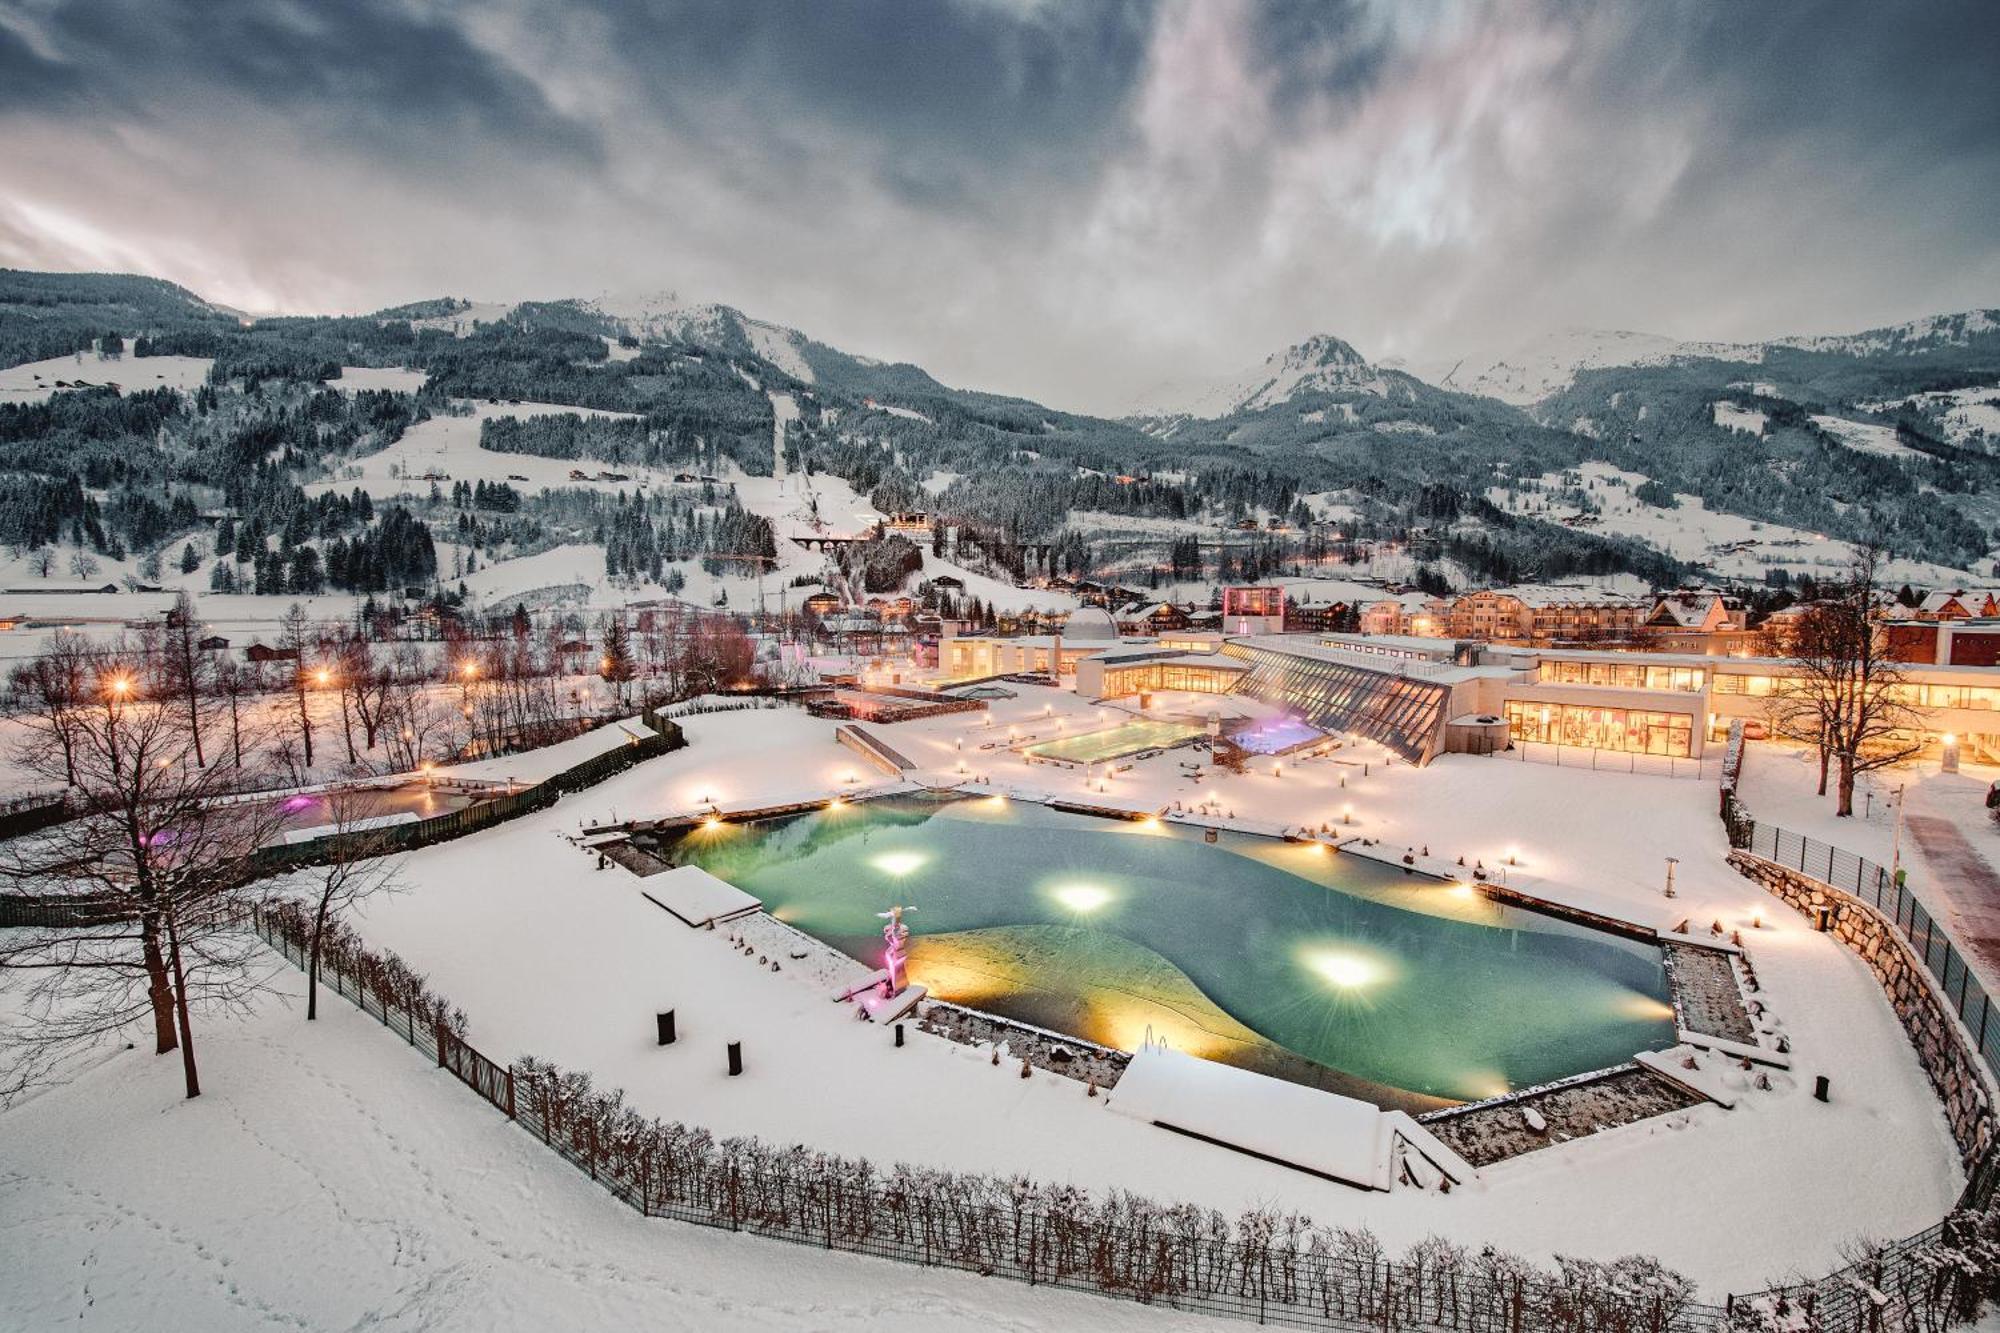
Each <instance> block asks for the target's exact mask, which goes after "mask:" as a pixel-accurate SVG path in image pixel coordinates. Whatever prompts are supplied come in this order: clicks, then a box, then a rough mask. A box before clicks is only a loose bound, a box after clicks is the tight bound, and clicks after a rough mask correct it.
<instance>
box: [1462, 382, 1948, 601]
mask: <svg viewBox="0 0 2000 1333" xmlns="http://www.w3.org/2000/svg"><path fill="white" fill-rule="evenodd" d="M1828 420H1832V418H1828ZM1841 424H1843V425H1852V424H1853V423H1851V422H1844V423H1841ZM1891 434H1892V435H1893V432H1891ZM1899 447H1900V446H1899ZM1575 471H1576V472H1577V473H1578V474H1580V475H1581V476H1582V478H1583V485H1584V487H1585V489H1586V490H1587V491H1588V492H1589V493H1590V494H1591V496H1592V497H1593V498H1594V499H1595V501H1596V505H1597V508H1596V510H1595V514H1596V517H1597V518H1598V520H1599V521H1598V522H1597V523H1596V524H1594V525H1591V526H1589V527H1588V528H1587V529H1586V530H1587V531H1590V532H1597V533H1602V534H1604V535H1605V536H1623V537H1633V538H1636V539H1638V540H1639V541H1642V542H1644V543H1646V544H1647V545H1648V546H1651V547H1654V548H1656V549H1658V550H1661V551H1665V552H1666V553H1667V554H1668V555H1671V556H1674V557H1675V558H1677V559H1681V560H1687V561H1691V562H1693V563H1695V564H1702V565H1707V566H1708V567H1709V568H1710V569H1711V570H1713V571H1714V572H1715V573H1716V574H1718V575H1721V576H1724V577H1727V578H1736V579H1750V580H1753V581H1754V580H1758V579H1762V578H1763V576H1764V573H1765V571H1766V570H1771V569H1785V570H1789V571H1791V572H1792V573H1793V574H1811V575H1813V576H1814V577H1816V578H1838V577H1841V576H1844V575H1845V574H1846V573H1847V571H1848V568H1849V565H1850V562H1851V561H1852V559H1853V555H1854V548H1853V547H1852V546H1851V545H1850V544H1849V543H1847V542H1843V541H1839V540H1837V539H1832V538H1829V537H1827V536H1826V535H1825V534H1824V533H1817V532H1807V531H1805V530H1804V529H1802V528H1791V527H1786V526H1785V525H1784V524H1782V523H1766V522H1762V521H1760V520H1758V519H1751V518H1745V517H1743V516H1742V515H1741V514H1728V513H1723V512H1721V511H1719V510H1713V509H1710V508H1709V507H1708V506H1707V505H1706V504H1704V503H1703V502H1702V500H1701V498H1700V497H1699V496H1694V495H1686V494H1680V495H1677V496H1676V498H1677V499H1678V500H1679V501H1680V503H1679V505H1678V506H1677V507H1675V508H1673V509H1661V508H1658V507H1656V506H1654V505H1649V504H1644V503H1642V502H1641V501H1640V500H1639V499H1638V498H1637V497H1636V496H1634V495H1633V492H1634V491H1636V490H1637V489H1638V488H1639V487H1640V486H1643V485H1644V484H1645V483H1646V481H1647V477H1646V475H1645V474H1644V473H1642V472H1627V471H1624V470H1622V469H1620V468H1615V467H1612V466H1611V465H1610V464H1609V463H1584V464H1582V465H1581V466H1579V467H1577V468H1576V469H1575ZM1563 475H1564V474H1563V473H1560V472H1549V473H1545V474H1543V476H1541V477H1540V478H1539V479H1538V481H1539V484H1540V486H1541V487H1542V488H1543V489H1541V490H1537V491H1526V490H1524V491H1517V492H1511V493H1510V492H1509V491H1507V490H1506V489H1505V488H1504V487H1499V486H1495V487H1493V488H1491V489H1490V490H1488V491H1487V492H1486V498H1487V499H1489V500H1491V501H1492V502H1493V503H1494V504H1496V505H1498V506H1499V507H1500V508H1502V509H1505V510H1507V511H1508V512H1510V513H1515V514H1524V515H1528V516H1530V517H1533V518H1539V519H1545V520H1547V521H1550V522H1556V523H1560V522H1562V521H1564V520H1565V519H1568V518H1573V517H1575V516H1577V514H1578V513H1579V512H1580V511H1579V510H1577V509H1576V508H1575V507H1574V506H1572V505H1566V504H1558V503H1556V502H1555V501H1554V499H1553V496H1552V494H1551V493H1552V492H1557V491H1562V490H1567V489H1570V488H1569V487H1566V486H1565V485H1564V483H1563ZM1972 577H1973V576H1972V575H1969V574H1967V573H1966V572H1965V571H1964V570H1962V569H1951V568H1948V567H1946V566H1944V565H1934V564H1931V563H1929V562H1927V561H1920V560H1904V559H1898V560H1891V561H1888V562H1886V563H1885V564H1884V565H1883V567H1882V573H1881V578H1882V579H1883V581H1885V582H1887V583H1890V584H1892V585H1893V584H1896V583H1911V584H1915V585H1917V586H1920V587H1952V586H1956V585H1962V584H1964V583H1965V582H1966V581H1967V580H1968V579H1970V578H1972Z"/></svg>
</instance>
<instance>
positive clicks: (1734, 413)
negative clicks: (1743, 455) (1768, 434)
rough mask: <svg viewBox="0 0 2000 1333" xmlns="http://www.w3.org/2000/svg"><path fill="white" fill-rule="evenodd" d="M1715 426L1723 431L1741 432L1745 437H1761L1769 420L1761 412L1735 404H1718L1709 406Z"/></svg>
mask: <svg viewBox="0 0 2000 1333" xmlns="http://www.w3.org/2000/svg"><path fill="white" fill-rule="evenodd" d="M1711 411H1712V413H1713V415H1714V419H1715V424H1716V425H1718V426H1720V427H1722V428H1723V429H1724V430H1736V431H1742V432H1743V433H1744V434H1745V435H1762V434H1763V433H1764V426H1765V425H1766V423H1768V422H1769V421H1770V418H1769V417H1768V416H1767V415H1765V414H1764V413H1762V412H1758V411H1755V410H1753V409H1751V408H1747V407H1739V406H1737V405H1736V404H1735V403H1723V402H1718V403H1714V404H1712V405H1711Z"/></svg>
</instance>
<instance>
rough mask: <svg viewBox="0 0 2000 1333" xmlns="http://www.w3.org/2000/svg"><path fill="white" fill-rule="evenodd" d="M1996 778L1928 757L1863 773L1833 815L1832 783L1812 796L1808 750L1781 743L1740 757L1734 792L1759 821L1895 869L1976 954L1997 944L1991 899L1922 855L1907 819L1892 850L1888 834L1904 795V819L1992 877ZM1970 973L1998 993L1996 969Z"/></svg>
mask: <svg viewBox="0 0 2000 1333" xmlns="http://www.w3.org/2000/svg"><path fill="white" fill-rule="evenodd" d="M1996 779H2000V767H1996V766H1993V765H1990V764H1980V763H1976V762H1973V760H1972V757H1971V755H1970V754H1969V753H1968V754H1967V755H1965V756H1964V758H1963V761H1962V762H1961V764H1960V767H1959V771H1958V772H1956V773H1945V772H1942V771H1940V766H1939V763H1938V760H1937V756H1936V755H1935V754H1932V755H1928V756H1924V757H1920V758H1918V759H1915V760H1913V761H1911V762H1909V763H1906V764H1899V765H1896V766H1894V767H1891V768H1884V769H1878V770H1876V771H1874V772H1872V773H1863V774H1861V775H1860V776H1859V778H1858V780H1857V782H1856V788H1855V797H1854V813H1853V814H1852V815H1850V816H1848V817H1846V818H1841V817H1840V816H1838V815H1836V814H1835V813H1834V811H1835V810H1836V809H1838V806H1837V804H1836V802H1835V798H1834V790H1833V784H1832V782H1829V784H1828V788H1827V794H1826V795H1825V796H1820V795H1818V794H1817V792H1816V788H1817V786H1818V783H1819V763H1818V759H1817V757H1816V755H1815V754H1814V753H1813V752H1811V751H1810V750H1805V749H1801V748H1800V747H1798V746H1796V745H1792V744H1788V743H1783V742H1771V743H1769V744H1763V745H1754V746H1752V747H1751V748H1750V750H1749V751H1748V753H1747V754H1746V756H1745V760H1744V765H1743V782H1742V788H1741V795H1742V798H1743V804H1744V807H1745V808H1746V809H1747V810H1749V812H1750V814H1751V815H1752V816H1753V817H1754V818H1756V819H1758V820H1760V821H1763V822H1765V823H1769V824H1774V825H1776V826H1777V827H1779V828H1783V829H1788V830H1790V831H1791V832H1793V833H1797V834H1800V835H1802V836H1804V837H1808V838H1815V839H1817V840H1819V841H1820V842H1823V843H1827V844H1830V845H1832V846H1835V847H1839V848H1841V849H1843V850H1845V851H1849V852H1853V853H1854V854H1855V855H1857V856H1864V857H1866V858H1868V859H1869V860H1871V861H1873V862H1875V863H1876V864H1877V865H1880V866H1889V865H1892V864H1896V863H1897V856H1898V853H1899V852H1900V864H1901V866H1902V867H1903V868H1904V869H1905V870H1906V871H1907V872H1908V874H1909V886H1910V890H1911V892H1913V893H1915V894H1916V895H1917V898H1918V899H1919V900H1920V901H1921V902H1922V903H1923V904H1924V906H1925V907H1926V908H1927V909H1929V910H1930V911H1932V912H1933V913H1935V914H1936V916H1937V917H1938V919H1940V920H1942V921H1943V922H1944V923H1945V924H1946V926H1947V927H1948V928H1949V929H1950V931H1951V933H1952V935H1953V936H1954V937H1955V938H1956V939H1958V940H1959V941H1960V943H1961V945H1970V946H1972V947H1973V948H1974V949H1975V950H1978V949H1981V948H1983V947H1984V942H1986V941H1990V940H1992V939H1994V938H1995V937H1996V931H1995V913H1996V912H2000V901H1993V900H1991V899H1989V898H1988V897H1987V896H1986V893H1985V891H1984V889H1983V887H1982V886H1979V885H1976V884H1972V883H1969V882H1967V881H1968V878H1969V877H1968V876H1967V875H1965V874H1964V873H1963V872H1962V869H1961V867H1959V866H1956V865H1951V864H1945V865H1940V864H1936V863H1934V862H1933V860H1932V858H1931V857H1930V856H1929V855H1928V854H1927V849H1926V845H1925V839H1924V838H1923V837H1921V836H1919V835H1918V832H1917V831H1916V830H1915V829H1913V828H1912V827H1910V826H1909V825H1908V824H1907V822H1906V825H1905V828H1904V830H1903V832H1902V835H1901V838H1900V843H1899V840H1898V837H1897V830H1896V792H1897V789H1898V788H1901V789H1902V791H1903V800H1904V807H1903V809H1904V814H1905V818H1906V821H1907V820H1908V819H1914V818H1925V819H1932V820H1937V821H1940V822H1942V823H1944V824H1947V825H1949V826H1950V827H1951V828H1953V829H1955V830H1956V831H1957V833H1958V835H1959V837H1961V838H1962V839H1963V840H1964V843H1965V845H1966V846H1967V847H1969V848H1970V850H1971V852H1972V854H1973V855H1974V856H1975V857H1977V858H1978V859H1979V860H1980V861H1983V862H1984V863H1985V864H1986V867H1987V869H1988V870H1989V871H1991V872H1993V873H1994V874H1996V875H2000V824H1996V823H1995V822H1994V821H1993V819H1992V817H1991V812H1989V811H1988V810H1987V809H1986V792H1987V789H1988V787H1989V786H1990V785H1991V784H1992V783H1993V782H1994V781H1995V780H1996ZM1973 966H1974V968H1975V970H1977V971H1979V972H1980V973H1981V974H1982V977H1983V979H1984V980H1986V981H1987V983H1988V985H1989V986H1990V987H1991V988H1992V989H1993V990H1994V991H1995V992H2000V966H1996V965H1995V960H1989V958H1987V957H1982V956H1979V955H1978V954H1977V953H1975V956H1974V958H1973Z"/></svg>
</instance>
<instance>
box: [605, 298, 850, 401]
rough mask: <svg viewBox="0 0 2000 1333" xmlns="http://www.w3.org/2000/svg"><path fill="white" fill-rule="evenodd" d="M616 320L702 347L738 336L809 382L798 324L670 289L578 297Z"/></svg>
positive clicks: (641, 333)
mask: <svg viewBox="0 0 2000 1333" xmlns="http://www.w3.org/2000/svg"><path fill="white" fill-rule="evenodd" d="M581 304H582V305H583V306H584V307H585V308H586V309H589V310H594V311H596V312H597V313H598V314H601V315H603V316H605V317H606V318H608V319H611V320H615V321H616V322H617V323H618V324H619V325H621V326H622V327H623V328H624V330H625V331H626V332H627V333H630V334H631V335H632V336H633V337H635V338H674V339H678V340H680V341H682V342H691V343H695V344H698V345H700V346H704V347H729V346H731V345H733V344H735V343H736V342H737V340H739V339H740V340H741V341H742V342H744V343H747V344H748V345H749V347H750V350H752V351H754V352H755V353H756V354H757V355H758V356H761V357H763V358H764V359H765V360H766V361H769V362H770V363H771V364H772V365H774V366H776V367H778V369H780V370H782V371H784V372H785V373H786V374H787V375H790V376H792V377H793V378H794V379H799V380H803V381H805V382H806V383H808V384H810V383H812V382H813V369H812V365H811V364H810V363H809V362H808V361H807V360H806V358H805V353H804V348H805V345H806V336H805V335H804V334H803V333H800V332H799V331H798V330H797V329H790V328H786V327H785V326H784V325H782V324H771V323H767V322H765V321H764V320H761V319H752V318H750V317H749V316H748V315H746V314H744V313H743V312H742V311H741V310H738V309H736V308H735V307H734V306H726V305H719V304H717V303H715V302H713V301H688V300H684V299H683V298H682V297H681V296H680V295H679V294H677V293H675V292H671V291H660V292H650V293H639V294H633V293H613V292H605V293H603V294H601V295H599V296H596V297H594V298H592V299H590V300H588V301H584V302H582V303H581Z"/></svg>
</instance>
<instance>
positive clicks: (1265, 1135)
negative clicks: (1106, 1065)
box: [1111, 1045, 1389, 1190]
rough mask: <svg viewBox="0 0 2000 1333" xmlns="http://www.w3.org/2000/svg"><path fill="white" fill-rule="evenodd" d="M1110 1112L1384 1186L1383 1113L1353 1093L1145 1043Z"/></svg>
mask: <svg viewBox="0 0 2000 1333" xmlns="http://www.w3.org/2000/svg"><path fill="white" fill-rule="evenodd" d="M1111 1109H1112V1110H1114V1111H1117V1112H1118V1113H1119V1114H1121V1115H1128V1116H1131V1117H1132V1118H1133V1119H1135V1120H1141V1121H1144V1122H1145V1123H1147V1124H1151V1125H1162V1126H1165V1127H1166V1128H1168V1129H1177V1130H1179V1131H1181V1132H1182V1133H1183V1134H1192V1135H1195V1136H1196V1137H1198V1138H1203V1139H1207V1140H1209V1141H1211V1142H1214V1143H1220V1144H1224V1145H1226V1146H1229V1147H1234V1148H1240V1149H1242V1150H1244V1151H1245V1152H1249V1153H1252V1154H1255V1155H1257V1156H1259V1157H1264V1158H1268V1159H1271V1160H1274V1161H1280V1162H1289V1163H1291V1164H1292V1165H1294V1166H1299V1167H1303V1168H1305V1169H1306V1170H1308V1171H1313V1172H1317V1173H1318V1174H1320V1175H1323V1176H1330V1177H1332V1178H1333V1179H1335V1180H1339V1181H1344V1182H1346V1183H1347V1184H1349V1185H1360V1186H1363V1187H1364V1188H1367V1189H1374V1190H1386V1189H1388V1188H1389V1142H1388V1135H1387V1133H1386V1132H1385V1126H1384V1123H1383V1122H1384V1120H1385V1117H1384V1115H1383V1113H1382V1111H1381V1109H1380V1108H1378V1107H1375V1106H1373V1105H1370V1104H1369V1103H1367V1102H1362V1101H1356V1100H1355V1099H1354V1098H1352V1097H1342V1096H1339V1095H1337V1094H1335V1093H1331V1092H1321V1091H1320V1090H1319V1089H1317V1088H1308V1087H1304V1086H1302V1085H1300V1084H1297V1083H1287V1082H1285V1081H1284V1080H1282V1079H1275V1078H1269V1077H1266V1076H1265V1075H1263V1074H1255V1073H1252V1072H1251V1071H1249V1070H1247V1069H1238V1068H1236V1067H1235V1066H1234V1065H1224V1064H1217V1063H1216V1062H1214V1061H1213V1060H1203V1059H1201V1058H1200V1057H1198V1056H1193V1055H1189V1054H1187V1053H1186V1052H1184V1051H1175V1050H1170V1049H1168V1048H1167V1047H1165V1046H1162V1045H1148V1046H1146V1047H1144V1048H1142V1049H1141V1050H1140V1051H1139V1053H1138V1054H1136V1055H1134V1056H1133V1057H1132V1063H1131V1064H1130V1065H1128V1066H1126V1069H1125V1073H1124V1074H1123V1076H1121V1077H1120V1078H1119V1080H1118V1087H1117V1088H1116V1089H1115V1090H1114V1091H1113V1092H1112V1094H1111Z"/></svg>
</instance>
